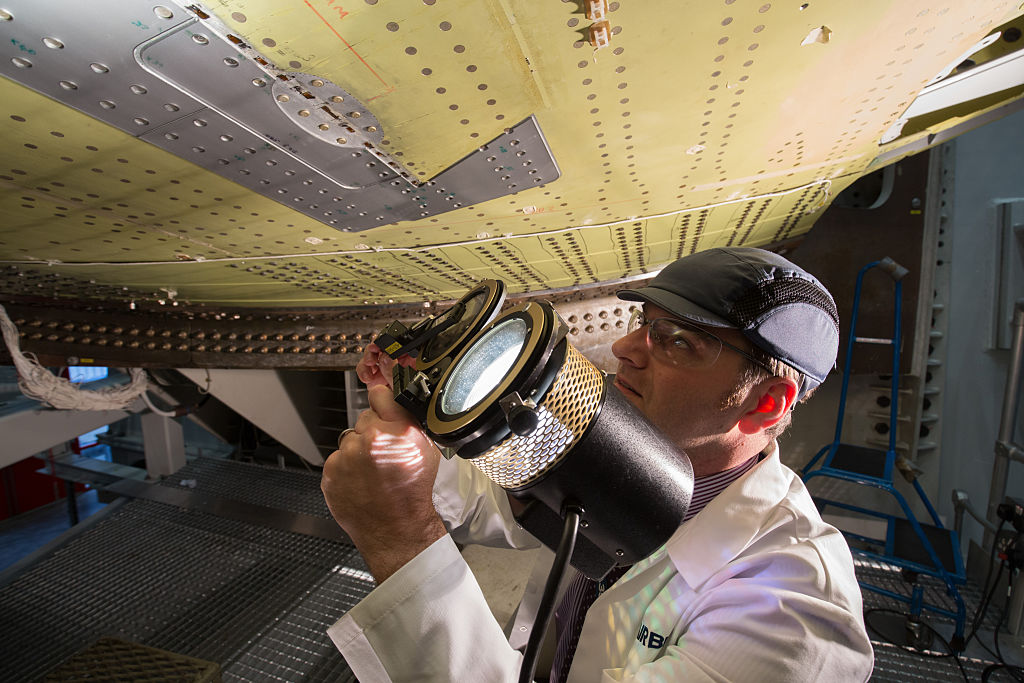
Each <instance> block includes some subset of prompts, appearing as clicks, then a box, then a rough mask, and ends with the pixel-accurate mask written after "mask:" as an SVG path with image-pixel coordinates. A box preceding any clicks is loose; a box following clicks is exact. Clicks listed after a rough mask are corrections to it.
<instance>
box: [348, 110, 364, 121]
mask: <svg viewBox="0 0 1024 683" xmlns="http://www.w3.org/2000/svg"><path fill="white" fill-rule="evenodd" d="M348 115H349V117H351V118H353V119H358V118H359V117H360V116H362V114H360V113H359V112H357V111H350V112H349V113H348Z"/></svg>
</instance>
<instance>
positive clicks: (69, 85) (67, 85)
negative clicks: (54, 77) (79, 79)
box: [59, 81, 78, 90]
mask: <svg viewBox="0 0 1024 683" xmlns="http://www.w3.org/2000/svg"><path fill="white" fill-rule="evenodd" d="M59 85H60V87H62V88H64V89H65V90H78V84H77V83H75V82H74V81H61V82H60V84H59Z"/></svg>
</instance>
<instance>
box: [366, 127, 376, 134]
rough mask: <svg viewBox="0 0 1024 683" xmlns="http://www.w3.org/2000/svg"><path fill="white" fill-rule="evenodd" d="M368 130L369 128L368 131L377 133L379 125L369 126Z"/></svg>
mask: <svg viewBox="0 0 1024 683" xmlns="http://www.w3.org/2000/svg"><path fill="white" fill-rule="evenodd" d="M366 130H367V132H370V133H376V132H377V126H367V127H366Z"/></svg>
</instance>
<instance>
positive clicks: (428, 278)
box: [0, 0, 1024, 367]
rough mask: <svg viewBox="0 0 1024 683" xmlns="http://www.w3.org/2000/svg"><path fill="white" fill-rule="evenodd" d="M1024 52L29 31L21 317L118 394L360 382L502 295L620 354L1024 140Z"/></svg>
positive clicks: (981, 27) (996, 33)
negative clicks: (159, 376) (444, 308)
mask: <svg viewBox="0 0 1024 683" xmlns="http://www.w3.org/2000/svg"><path fill="white" fill-rule="evenodd" d="M1022 27H1024V5H1022V3H1021V2H1020V0H979V1H977V2H971V3H963V2H953V1H952V0H942V1H940V2H935V1H929V0H874V1H870V2H865V3H844V2H835V1H832V0H809V1H807V2H804V1H802V0H785V1H783V2H779V1H777V0H771V1H768V0H755V1H748V0H714V1H713V2H705V1H703V0H700V1H697V0H691V1H685V2H682V1H675V2H658V3H651V2H631V1H630V0H618V1H615V2H610V3H609V2H607V0H561V1H559V0H545V1H544V2H537V1H535V0H409V1H407V2H380V1H378V0H290V1H289V2H280V0H273V1H271V0H207V2H205V3H204V4H199V3H184V2H182V3H178V2H170V1H169V0H161V3H159V4H158V3H155V2H152V1H148V0H97V1H96V2H89V3H72V2H69V1H66V0H45V1H41V0H3V1H2V2H0V35H2V36H3V41H2V43H0V45H2V47H0V49H2V50H3V59H2V60H0V72H2V73H3V75H4V77H5V78H3V79H0V99H2V102H3V104H2V108H3V116H0V131H2V135H3V139H4V155H3V161H2V162H0V216H2V228H0V303H3V304H4V305H5V306H6V307H7V309H8V311H9V313H10V315H11V318H12V319H14V321H15V323H16V324H17V325H18V328H19V331H20V333H21V340H22V347H23V349H24V350H32V351H35V352H37V353H38V354H40V357H41V358H44V359H45V358H55V359H68V358H75V359H86V360H85V361H84V362H88V359H92V360H94V362H108V363H110V364H116V363H117V362H123V363H132V364H140V365H146V364H149V365H165V366H172V367H188V366H207V367H213V366H222V367H253V366H267V365H273V366H292V367H345V366H351V365H352V364H353V362H354V359H355V358H356V357H357V356H356V354H357V353H358V352H359V351H361V349H362V345H363V344H365V342H366V340H367V339H368V338H369V336H370V335H371V334H372V333H373V332H374V331H375V330H376V329H379V326H380V323H381V322H382V321H386V320H389V319H394V318H410V317H416V316H421V315H422V314H423V313H424V311H427V312H429V311H431V310H433V309H434V307H435V306H437V305H439V304H440V305H443V304H444V303H445V302H450V301H452V300H454V299H457V298H458V297H460V296H461V295H462V294H463V293H465V292H466V291H467V290H468V289H470V288H471V287H473V286H474V284H475V283H477V282H479V281H480V280H483V279H488V278H495V279H500V280H503V281H505V282H506V283H507V284H508V286H509V288H510V292H511V295H512V297H513V298H515V297H517V296H519V297H527V296H546V297H549V298H554V299H555V300H556V302H558V303H560V304H561V305H562V306H564V307H565V308H564V309H563V316H564V317H567V319H569V322H570V324H571V325H572V326H573V331H574V332H573V333H574V334H577V335H585V334H586V333H592V334H594V335H597V336H600V335H601V334H603V333H607V334H610V335H611V334H615V333H616V330H617V329H620V328H621V325H622V324H623V322H624V319H623V318H624V316H625V315H628V311H626V312H624V311H622V310H619V309H618V308H616V307H615V305H614V304H613V303H608V302H610V301H611V299H609V298H608V297H609V295H610V294H611V292H612V290H613V289H614V284H615V283H621V282H624V281H631V280H636V279H639V278H643V277H645V276H649V275H650V274H652V273H654V272H656V271H657V270H658V269H660V268H661V267H662V266H664V265H665V264H667V263H669V262H671V261H672V260H674V259H675V258H677V257H679V256H681V255H683V254H687V253H692V252H694V251H699V250H702V249H707V248H709V247H714V246H723V245H749V246H769V247H777V246H782V245H786V244H790V243H792V242H793V241H795V240H798V239H799V238H800V237H801V235H803V234H805V233H806V232H807V231H808V230H809V229H810V228H811V227H812V225H813V224H814V223H815V220H816V219H817V218H818V217H819V216H820V215H821V214H822V212H823V211H824V210H825V209H826V208H827V207H828V206H829V204H830V203H831V202H832V201H833V200H834V198H835V197H836V196H837V195H838V194H839V193H841V192H842V191H843V190H844V188H846V187H848V186H850V185H851V184H852V183H853V182H854V181H856V180H857V179H858V178H861V177H862V176H864V175H865V174H867V173H870V172H872V171H874V170H876V169H879V168H882V167H884V166H886V165H889V164H892V163H894V162H895V161H897V160H899V159H901V158H903V157H905V156H907V155H909V154H913V153H915V152H918V151H921V150H923V149H926V148H928V147H930V146H933V145H936V144H939V143H940V142H942V141H944V140H946V139H948V138H949V137H951V136H953V135H955V134H958V133H959V132H963V131H964V130H967V129H969V128H971V127H974V126H977V125H981V124H982V123H984V122H985V121H986V120H989V119H991V118H995V117H999V116H1002V115H1004V114H1006V113H1009V112H1010V111H1013V110H1015V109H1017V108H1020V106H1021V105H1022V99H1021V96H1022V93H1024V78H1022V76H1021V74H1022V73H1024V59H1022V56H1024V51H1022V50H1021V47H1022V46H1024V41H1021V40H1020V36H1021V28H1022ZM850 239H856V236H855V235H851V236H850ZM595 302H597V303H595ZM574 306H575V308H573V307H574ZM595 338H596V337H595ZM581 346H582V347H585V346H586V344H585V343H583V344H581Z"/></svg>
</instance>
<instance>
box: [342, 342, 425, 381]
mask: <svg viewBox="0 0 1024 683" xmlns="http://www.w3.org/2000/svg"><path fill="white" fill-rule="evenodd" d="M396 363H397V364H399V365H404V366H406V367H412V366H413V365H415V363H416V359H415V358H413V357H412V356H410V355H408V354H406V355H404V356H399V358H398V360H395V359H394V358H392V357H391V356H389V355H388V354H386V353H384V351H382V350H381V348H380V347H379V346H377V345H376V344H374V343H373V342H370V344H369V345H367V347H366V351H365V352H363V357H362V358H360V359H359V363H358V364H357V365H356V376H358V377H359V379H361V380H362V381H363V384H365V385H366V387H367V388H370V387H375V386H379V385H382V384H383V385H385V386H389V387H390V386H391V383H392V377H393V374H392V373H393V371H394V367H395V364H396Z"/></svg>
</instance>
